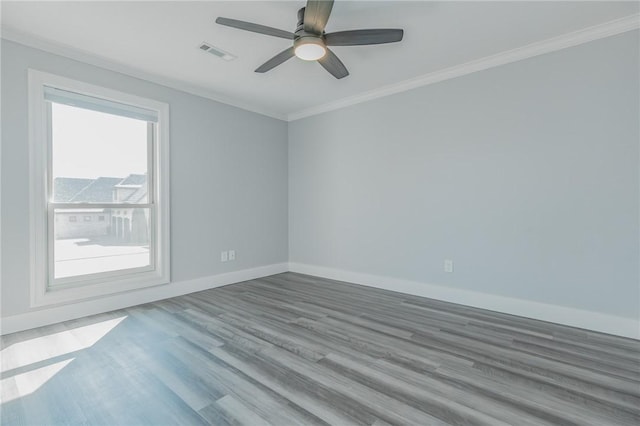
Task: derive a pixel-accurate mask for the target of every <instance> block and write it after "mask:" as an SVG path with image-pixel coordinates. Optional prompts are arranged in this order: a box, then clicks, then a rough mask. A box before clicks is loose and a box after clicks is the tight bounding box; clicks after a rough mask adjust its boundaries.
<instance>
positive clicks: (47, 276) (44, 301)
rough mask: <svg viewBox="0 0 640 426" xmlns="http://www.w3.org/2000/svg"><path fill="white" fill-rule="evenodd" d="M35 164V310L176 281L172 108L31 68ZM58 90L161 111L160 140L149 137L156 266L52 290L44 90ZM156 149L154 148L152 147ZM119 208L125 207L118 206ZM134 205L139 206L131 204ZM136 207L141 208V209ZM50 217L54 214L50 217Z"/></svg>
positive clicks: (157, 135) (77, 280) (87, 277)
mask: <svg viewBox="0 0 640 426" xmlns="http://www.w3.org/2000/svg"><path fill="white" fill-rule="evenodd" d="M28 74H29V75H28V79H29V164H30V179H31V181H30V209H29V215H30V218H29V219H30V254H31V265H30V269H31V279H30V281H31V282H30V293H31V297H30V300H31V306H32V307H38V306H46V305H53V304H62V303H69V302H74V301H78V300H83V299H89V298H95V297H100V296H106V295H109V294H115V293H120V292H124V291H130V290H136V289H141V288H146V287H151V286H156V285H162V284H168V283H169V282H170V247H169V236H170V228H169V226H170V225H169V224H170V220H169V182H170V180H169V105H168V104H166V103H164V102H159V101H156V100H152V99H146V98H141V97H139V96H135V95H131V94H128V93H123V92H119V91H116V90H112V89H108V88H105V87H100V86H95V85H93V84H89V83H85V82H81V81H76V80H72V79H69V78H66V77H62V76H58V75H54V74H49V73H45V72H42V71H37V70H33V69H29V71H28ZM45 86H49V87H55V88H58V89H63V90H67V91H70V92H75V93H81V94H83V95H87V96H93V97H96V98H101V99H106V100H109V101H114V102H118V103H122V104H127V105H132V106H135V107H139V108H145V109H148V110H152V111H155V112H157V114H158V122H157V123H156V124H155V125H154V126H152V127H153V128H154V129H155V134H154V137H152V138H149V141H150V142H149V143H150V146H149V149H148V152H149V164H150V165H151V166H152V167H151V169H150V170H148V174H149V176H150V179H148V181H149V182H148V185H149V195H150V196H149V201H148V204H147V205H146V206H144V207H147V206H148V208H150V209H152V210H153V211H152V212H151V214H150V217H151V218H152V220H151V224H150V225H151V226H150V228H151V232H150V242H149V243H150V244H152V245H153V248H154V250H151V252H152V253H154V254H155V255H154V256H152V258H151V259H150V260H151V262H150V263H151V265H150V266H148V267H142V268H133V269H126V270H122V271H111V272H103V273H96V274H88V275H81V276H78V277H70V278H69V280H68V281H65V283H67V282H68V285H56V286H53V287H52V286H51V285H50V283H51V282H52V280H53V268H52V264H53V258H52V257H53V254H52V253H53V242H54V236H53V229H51V228H53V227H52V226H49V225H48V224H49V222H51V223H53V222H54V221H53V220H51V217H53V208H52V206H55V204H60V203H52V202H50V201H52V200H49V199H48V198H49V197H52V194H51V191H52V187H51V186H52V177H51V170H50V159H51V152H50V146H51V135H50V128H51V126H50V122H49V120H50V117H51V115H50V114H51V111H50V109H51V108H50V107H51V105H50V103H49V102H47V101H45V98H44V87H45ZM151 145H153V146H151ZM78 207H92V208H102V207H109V208H110V207H113V205H111V204H109V205H107V204H104V205H102V204H87V205H84V204H83V205H78ZM115 207H116V208H117V207H125V208H126V206H121V205H120V204H116V205H115ZM130 207H134V206H130ZM135 207H140V206H139V205H135ZM48 215H52V216H51V217H48Z"/></svg>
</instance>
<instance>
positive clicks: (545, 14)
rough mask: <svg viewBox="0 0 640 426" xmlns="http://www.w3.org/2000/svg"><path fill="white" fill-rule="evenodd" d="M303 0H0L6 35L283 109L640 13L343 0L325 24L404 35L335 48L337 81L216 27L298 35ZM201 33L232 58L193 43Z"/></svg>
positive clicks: (276, 47)
mask: <svg viewBox="0 0 640 426" xmlns="http://www.w3.org/2000/svg"><path fill="white" fill-rule="evenodd" d="M304 4H305V1H302V0H300V1H199V2H186V1H176V2H166V1H139V2H119V1H110V2H95V1H85V2H52V1H47V2H12V1H3V2H2V26H3V34H7V33H12V34H21V35H22V36H28V37H29V38H31V37H33V38H34V40H37V39H42V40H46V41H47V42H48V43H50V44H51V43H52V44H54V45H60V46H62V47H67V48H73V49H77V50H79V51H84V52H90V53H91V54H92V55H94V56H97V57H100V58H102V59H106V60H109V61H111V62H114V63H118V64H121V65H124V66H126V67H127V68H130V69H132V70H136V71H142V72H146V73H150V74H153V75H156V76H159V77H162V78H165V79H167V81H176V82H182V83H185V84H188V85H190V86H191V87H195V88H196V89H197V88H202V89H203V93H209V94H211V93H213V94H215V95H216V96H217V95H219V96H218V97H219V98H223V99H229V100H231V101H232V103H236V104H242V105H246V106H249V108H250V109H254V110H259V111H267V112H269V113H271V114H273V115H276V116H281V117H286V116H287V115H289V114H292V113H295V112H298V111H301V110H306V109H309V108H312V107H316V106H318V105H323V104H327V103H330V102H335V101H337V100H340V99H344V98H347V97H350V96H354V95H358V94H361V93H364V92H368V91H371V90H375V89H376V88H380V87H383V86H387V85H391V84H395V83H399V82H402V81H405V80H407V79H411V78H416V77H419V76H421V75H424V74H428V73H432V72H435V71H438V70H442V69H445V68H448V67H452V66H455V65H458V64H462V63H466V62H469V61H472V60H475V59H479V58H483V57H486V56H488V55H493V54H496V53H499V52H503V51H506V50H509V49H514V48H517V47H521V46H524V45H527V44H530V43H533V42H537V41H541V40H546V39H549V38H552V37H556V36H559V35H563V34H567V33H569V32H573V31H576V30H580V29H583V28H586V27H590V26H593V25H597V24H601V23H604V22H608V21H612V20H615V19H618V18H621V17H625V16H628V15H633V14H636V13H638V3H637V2H610V1H607V2H593V1H588V2H575V1H571V2H540V1H538V2H521V1H511V2H478V1H474V2H452V1H446V2H430V1H412V2H405V1H340V0H337V1H336V2H335V5H334V7H333V12H332V15H331V18H330V19H329V23H328V25H327V28H326V31H327V32H333V31H341V30H347V29H357V28H404V30H405V37H404V40H403V41H402V42H400V43H395V44H388V45H380V46H362V47H335V48H333V50H334V52H335V53H336V54H337V55H338V56H339V57H340V58H341V59H342V61H343V62H344V64H345V65H346V66H347V68H348V69H349V71H350V73H351V75H350V76H348V77H346V78H344V79H342V80H336V79H335V78H333V77H332V76H331V75H330V74H328V73H327V72H326V71H325V70H324V69H323V68H322V67H321V66H320V65H319V64H317V63H314V62H305V61H301V60H299V59H297V58H293V59H291V60H289V61H287V62H285V63H284V64H283V65H281V66H279V67H277V68H275V69H274V70H272V71H270V72H268V73H266V74H257V73H254V72H253V70H254V69H255V68H257V67H258V66H259V65H261V64H262V63H263V62H265V61H266V60H267V59H269V58H271V57H272V56H274V55H275V54H276V53H278V52H280V51H282V50H284V49H286V48H287V47H288V46H289V45H290V42H289V41H288V40H285V39H281V38H275V37H269V36H264V35H260V34H255V33H251V32H246V31H240V30H236V29H233V28H229V27H224V26H220V25H217V24H215V22H214V20H215V18H216V17H218V16H224V17H228V18H235V19H240V20H245V21H251V22H256V23H260V24H263V25H268V26H272V27H276V28H281V29H284V30H289V31H294V30H295V26H296V13H297V10H298V9H299V8H300V7H303V6H304ZM202 41H207V42H209V43H211V44H213V45H215V46H217V47H220V48H222V49H224V50H226V51H228V52H231V53H233V54H234V55H237V56H238V58H237V59H236V60H234V61H231V62H226V61H224V60H221V59H218V58H216V57H214V56H213V55H210V54H207V53H204V52H202V51H199V50H198V46H199V44H200V43H201V42H202Z"/></svg>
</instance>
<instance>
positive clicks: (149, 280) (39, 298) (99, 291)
mask: <svg viewBox="0 0 640 426" xmlns="http://www.w3.org/2000/svg"><path fill="white" fill-rule="evenodd" d="M169 282H170V280H169V278H168V277H167V276H164V275H163V274H161V273H159V272H158V271H151V272H142V273H137V274H129V275H126V276H124V277H121V278H118V279H111V280H109V281H104V280H103V281H101V282H91V281H88V282H78V283H77V284H76V285H74V286H73V287H61V288H47V289H46V291H44V292H40V293H35V294H33V295H32V296H33V297H32V298H31V307H32V308H37V307H42V306H50V305H62V304H67V303H74V302H79V301H82V300H88V299H95V298H100V297H104V296H109V295H113V294H118V293H123V292H127V291H132V290H139V289H143V288H148V287H155V286H159V285H164V284H169Z"/></svg>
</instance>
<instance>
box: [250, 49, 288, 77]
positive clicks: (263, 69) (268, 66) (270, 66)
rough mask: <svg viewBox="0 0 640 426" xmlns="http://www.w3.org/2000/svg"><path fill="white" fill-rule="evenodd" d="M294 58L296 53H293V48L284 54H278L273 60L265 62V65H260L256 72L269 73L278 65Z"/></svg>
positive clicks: (284, 51)
mask: <svg viewBox="0 0 640 426" xmlns="http://www.w3.org/2000/svg"><path fill="white" fill-rule="evenodd" d="M293 56H294V52H293V46H292V47H290V48H288V49H286V50H283V51H282V52H280V53H278V54H277V55H276V56H274V57H273V58H271V59H269V60H268V61H267V62H265V63H264V64H262V65H260V66H259V67H258V68H256V71H255V72H260V73H263V72H267V71H269V70H271V69H273V68H275V67H277V66H278V65H280V64H281V63H283V62H285V61H287V60H289V59H291V58H293Z"/></svg>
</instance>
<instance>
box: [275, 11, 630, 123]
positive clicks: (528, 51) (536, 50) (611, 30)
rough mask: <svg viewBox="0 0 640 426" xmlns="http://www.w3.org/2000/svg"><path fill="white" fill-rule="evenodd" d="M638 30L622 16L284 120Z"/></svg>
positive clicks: (318, 107) (312, 109)
mask: <svg viewBox="0 0 640 426" xmlns="http://www.w3.org/2000/svg"><path fill="white" fill-rule="evenodd" d="M638 28H640V14H633V15H629V16H625V17H624V18H620V19H616V20H613V21H609V22H605V23H603V24H598V25H594V26H592V27H587V28H584V29H582V30H578V31H574V32H571V33H567V34H563V35H561V36H557V37H553V38H550V39H546V40H542V41H538V42H535V43H531V44H528V45H525V46H522V47H518V48H516V49H512V50H507V51H504V52H501V53H497V54H495V55H491V56H486V57H484V58H480V59H476V60H474V61H471V62H467V63H464V64H460V65H455V66H453V67H450V68H445V69H442V70H438V71H434V72H431V73H428V74H424V75H421V76H418V77H415V78H412V79H409V80H405V81H402V82H400V83H394V84H390V85H388V86H383V87H380V88H378V89H375V90H370V91H367V92H364V93H361V94H359V95H354V96H349V97H346V98H343V99H339V100H337V101H333V102H328V103H326V104H322V105H318V106H314V107H311V108H307V109H303V110H300V111H297V112H293V113H290V114H289V115H288V116H287V121H295V120H299V119H301V118H305V117H310V116H313V115H318V114H322V113H325V112H329V111H333V110H337V109H341V108H345V107H348V106H351V105H356V104H359V103H363V102H367V101H371V100H373V99H378V98H382V97H385V96H390V95H394V94H396V93H401V92H405V91H407V90H411V89H415V88H418V87H422V86H427V85H429V84H434V83H438V82H441V81H444V80H449V79H452V78H456V77H461V76H464V75H467V74H471V73H474V72H477V71H482V70H486V69H489V68H494V67H498V66H500V65H506V64H509V63H512V62H516V61H521V60H523V59H527V58H532V57H534V56H538V55H543V54H545V53H551V52H555V51H558V50H562V49H566V48H568V47H573V46H577V45H580V44H583V43H588V42H590V41H595V40H599V39H602V38H606V37H610V36H614V35H617V34H621V33H624V32H627V31H632V30H635V29H638Z"/></svg>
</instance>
